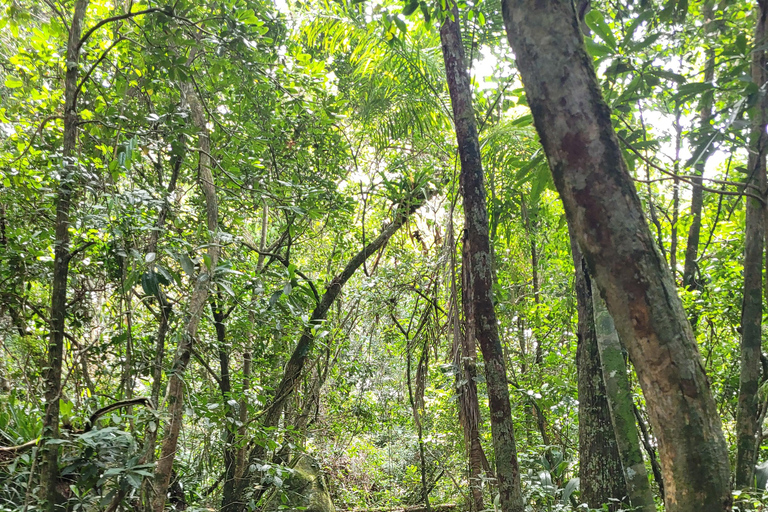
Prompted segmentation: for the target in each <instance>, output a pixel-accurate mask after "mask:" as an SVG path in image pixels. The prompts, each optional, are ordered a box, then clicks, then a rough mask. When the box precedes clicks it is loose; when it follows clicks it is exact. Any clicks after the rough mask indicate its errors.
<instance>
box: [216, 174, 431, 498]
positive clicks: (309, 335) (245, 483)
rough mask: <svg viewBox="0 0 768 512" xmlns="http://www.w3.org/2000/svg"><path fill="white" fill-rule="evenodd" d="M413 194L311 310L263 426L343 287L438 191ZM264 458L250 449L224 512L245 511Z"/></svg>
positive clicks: (274, 419) (278, 410)
mask: <svg viewBox="0 0 768 512" xmlns="http://www.w3.org/2000/svg"><path fill="white" fill-rule="evenodd" d="M412 193H413V194H414V195H413V196H412V197H410V198H408V199H406V200H405V201H404V202H403V203H401V204H400V205H398V207H397V213H396V215H395V218H394V219H393V220H392V223H391V224H389V225H388V226H387V227H385V228H384V230H382V232H381V233H380V234H379V236H378V237H376V239H374V240H373V241H371V242H370V243H369V244H368V245H366V246H365V247H364V248H363V249H362V250H361V251H360V252H358V253H357V254H356V255H355V256H354V257H353V258H352V259H351V260H350V261H349V262H348V263H347V266H346V267H344V270H342V271H341V273H340V274H338V275H337V276H336V277H334V278H333V279H332V280H331V282H330V283H329V284H328V287H327V288H326V290H325V293H324V294H323V296H322V297H321V298H320V301H319V302H318V303H317V305H316V306H315V309H314V311H312V316H311V317H310V320H309V323H308V326H307V327H306V328H305V329H304V331H303V332H302V334H301V338H299V342H298V343H297V344H296V348H295V349H294V350H293V353H292V354H291V358H290V359H289V360H288V363H287V364H286V365H285V369H284V371H283V377H282V379H281V380H280V384H278V386H277V388H276V389H275V393H274V397H273V398H272V402H271V403H270V405H269V406H268V407H267V410H266V413H265V414H264V419H263V420H262V422H261V424H262V426H263V427H265V428H269V427H276V426H277V425H278V423H279V421H280V416H281V415H282V412H283V406H284V405H285V402H286V400H288V398H289V397H290V396H291V394H292V393H293V391H294V388H295V386H296V382H297V381H298V380H299V378H300V377H301V374H302V371H303V369H304V363H305V362H306V360H307V357H308V356H309V353H310V351H311V350H312V346H313V345H314V341H315V335H314V328H315V327H317V326H318V325H320V324H322V322H323V321H324V320H325V319H326V317H327V315H328V310H329V309H330V308H331V306H332V305H333V303H334V302H335V301H336V298H337V297H338V296H339V294H340V293H341V289H342V288H343V287H344V285H345V284H346V282H347V281H349V278H350V277H352V275H353V274H354V273H355V272H356V271H357V269H358V268H360V266H362V264H363V262H364V261H365V260H367V259H368V257H369V256H371V255H372V254H374V253H376V252H377V251H378V250H379V249H381V248H382V247H384V246H385V245H386V244H387V242H388V241H389V239H390V238H392V235H394V234H395V233H396V232H397V230H398V229H400V227H402V226H403V224H405V222H406V221H407V220H408V218H409V217H410V216H411V214H413V213H414V212H415V211H416V210H418V209H419V208H420V207H421V206H422V205H423V204H424V203H425V202H426V201H427V200H429V199H430V198H431V197H432V196H434V194H435V193H436V190H433V189H429V190H427V191H426V192H425V191H423V190H422V189H414V190H413V192H412ZM265 455H266V448H265V447H263V446H258V445H257V446H256V447H255V448H254V449H253V450H251V452H250V454H249V455H248V463H247V464H246V470H245V473H246V474H244V475H243V477H242V479H240V481H239V482H238V483H237V486H236V489H235V492H233V493H232V494H231V495H230V496H225V498H226V500H223V501H222V505H221V510H222V512H242V511H243V510H245V506H246V504H247V501H246V499H245V495H246V492H247V490H248V487H249V484H250V483H251V478H252V475H249V474H247V473H248V470H247V467H248V466H250V465H252V464H254V463H256V462H258V461H261V460H263V458H264V456H265Z"/></svg>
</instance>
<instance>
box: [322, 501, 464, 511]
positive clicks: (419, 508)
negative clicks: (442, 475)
mask: <svg viewBox="0 0 768 512" xmlns="http://www.w3.org/2000/svg"><path fill="white" fill-rule="evenodd" d="M456 508H457V507H456V504H455V503H443V504H441V505H432V506H431V507H430V509H431V510H432V512H449V511H453V510H456ZM337 512H427V507H425V506H424V505H413V506H410V507H375V508H351V509H347V510H343V509H337Z"/></svg>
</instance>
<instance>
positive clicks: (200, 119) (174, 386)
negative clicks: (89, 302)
mask: <svg viewBox="0 0 768 512" xmlns="http://www.w3.org/2000/svg"><path fill="white" fill-rule="evenodd" d="M181 93H182V98H183V100H184V102H185V103H186V104H187V105H188V107H189V111H190V114H191V119H192V123H193V124H194V126H195V128H196V129H197V131H198V145H199V150H200V151H199V153H200V160H199V167H198V171H199V179H200V186H201V188H202V191H203V196H204V198H205V213H206V222H207V227H208V231H209V234H210V236H211V243H210V244H209V245H208V260H209V262H210V268H209V267H208V266H206V265H205V264H203V265H200V273H199V274H198V276H197V279H196V281H195V289H194V291H193V292H192V297H191V298H190V300H189V313H188V314H189V317H188V320H187V325H186V327H185V329H184V334H183V335H182V337H181V339H180V341H179V346H178V347H177V350H176V355H175V356H174V360H173V365H172V367H171V374H170V378H169V381H168V389H167V391H166V398H165V401H166V404H167V407H168V415H169V416H170V421H169V424H168V425H167V426H166V428H165V435H164V438H163V443H162V447H161V450H160V458H159V459H158V461H157V466H156V467H155V476H154V492H155V495H154V496H153V498H152V509H153V510H154V511H155V512H162V511H163V508H164V507H165V499H166V494H167V492H168V486H169V484H170V481H171V473H172V470H173V460H174V458H175V456H176V448H177V446H178V440H179V433H180V432H181V424H182V420H183V413H184V381H183V378H184V371H185V370H186V368H187V365H188V364H189V358H190V355H191V354H192V344H193V342H194V339H195V336H197V328H198V326H199V325H200V319H201V318H202V315H203V310H204V309H205V304H206V301H207V300H208V288H209V286H210V283H211V279H212V275H213V271H214V270H215V269H216V265H217V263H218V260H219V243H218V231H219V224H218V202H217V199H216V188H215V187H214V182H213V174H212V173H211V159H210V156H208V155H210V153H211V147H210V146H211V143H210V139H209V137H208V130H207V128H206V126H205V124H206V120H205V113H204V111H203V106H202V105H201V103H200V99H199V98H198V96H197V92H196V91H195V89H194V86H193V85H192V84H189V83H183V84H181Z"/></svg>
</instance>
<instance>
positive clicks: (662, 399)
mask: <svg viewBox="0 0 768 512" xmlns="http://www.w3.org/2000/svg"><path fill="white" fill-rule="evenodd" d="M502 15H503V18H504V25H505V27H506V31H507V38H508V41H509V43H510V46H511V47H512V49H513V50H514V52H515V55H516V58H517V67H518V69H519V70H520V74H521V77H522V80H523V84H524V86H525V91H526V95H527V98H528V104H529V105H530V108H531V112H532V114H533V120H534V123H535V125H536V129H537V131H538V133H539V136H540V137H541V143H542V145H543V147H544V151H545V153H546V155H547V159H548V161H549V166H550V169H551V171H552V175H553V178H554V182H555V185H556V187H557V189H558V191H559V193H560V196H561V198H562V201H563V205H564V208H565V213H566V217H567V220H568V223H569V224H570V225H571V226H572V229H573V231H574V233H575V234H576V238H577V240H578V243H579V247H580V248H581V249H582V251H583V253H584V257H585V259H586V261H587V264H588V267H589V270H590V275H592V276H593V277H594V279H595V281H596V283H597V285H598V287H599V289H600V292H601V294H602V295H603V297H604V299H605V301H606V303H607V305H608V309H609V311H610V314H611V316H612V317H613V320H614V322H615V324H616V328H617V330H618V333H619V335H620V337H621V339H622V340H624V342H625V345H626V348H627V350H628V352H629V355H630V358H631V359H632V362H633V363H634V366H635V370H636V371H637V375H638V378H639V381H640V385H641V386H642V388H643V392H644V394H645V398H646V402H647V403H648V413H649V415H650V418H651V422H652V424H653V427H654V431H655V432H656V434H657V435H658V441H659V453H660V457H661V463H662V469H663V473H664V482H665V491H666V505H667V508H668V510H669V511H670V512H678V511H696V512H709V511H712V512H714V511H724V510H728V509H729V508H730V504H731V493H730V482H729V474H730V471H729V467H728V450H727V447H726V444H725V438H724V437H723V433H722V429H721V425H720V418H719V416H718V412H717V407H716V405H715V401H714V399H713V397H712V393H711V391H710V389H709V383H708V381H707V378H706V375H705V373H704V368H703V366H702V364H701V358H700V356H699V353H698V348H697V346H696V340H695V338H694V336H693V331H692V330H691V326H690V324H689V323H688V319H687V318H686V315H685V311H684V310H683V305H682V302H681V300H680V298H679V297H678V295H677V290H676V287H675V283H674V282H673V280H672V276H671V275H670V272H669V269H668V268H667V266H666V263H665V262H664V260H663V258H662V257H661V255H660V254H659V252H658V249H657V248H656V246H655V244H654V241H653V239H652V237H651V233H650V230H649V229H648V224H647V222H646V220H645V217H644V215H643V210H642V206H641V204H640V199H639V197H638V195H637V191H636V190H635V187H634V184H633V183H632V178H631V176H630V175H629V172H628V170H627V166H626V163H625V161H624V158H623V156H622V152H621V148H620V146H619V142H618V138H617V137H616V133H615V131H614V129H613V126H612V124H611V112H610V110H609V108H608V106H607V105H606V103H605V101H604V100H603V98H602V94H601V91H600V85H599V83H598V81H597V76H596V75H595V71H594V68H593V65H592V59H591V58H590V56H589V54H587V51H586V48H585V44H584V40H583V36H582V33H581V30H580V28H579V21H578V19H577V14H576V10H575V7H574V5H573V3H572V2H571V0H502ZM554 34H556V35H557V36H556V37H555V36H554Z"/></svg>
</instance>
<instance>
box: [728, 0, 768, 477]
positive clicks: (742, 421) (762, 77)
mask: <svg viewBox="0 0 768 512" xmlns="http://www.w3.org/2000/svg"><path fill="white" fill-rule="evenodd" d="M758 4H759V6H760V9H759V12H758V20H757V26H756V29H755V43H756V46H758V47H759V46H762V45H763V44H764V43H765V39H766V16H767V15H768V12H766V9H767V8H768V2H766V0H760V1H759V2H758ZM765 66H766V54H765V50H754V51H752V81H753V82H754V83H755V84H756V85H757V87H758V88H759V90H761V91H762V92H761V93H760V99H759V103H758V105H757V108H756V109H755V111H756V113H755V115H754V117H753V118H752V129H751V132H752V133H751V135H750V144H749V146H750V147H749V161H748V163H747V167H748V170H749V175H748V176H749V177H748V180H747V183H748V190H750V192H751V193H752V194H754V195H757V196H760V197H765V181H766V178H765V153H766V143H767V142H768V136H766V132H765V129H766V121H768V116H767V115H766V114H767V113H768V112H767V111H766V100H765V91H763V86H764V85H765V83H766V79H767V78H768V76H767V74H766V70H765ZM744 200H745V202H746V209H747V213H746V231H745V233H744V297H743V302H742V307H741V374H740V376H739V403H738V407H737V409H736V471H735V472H736V481H735V484H736V486H737V487H750V486H752V484H753V480H754V466H755V453H756V448H755V445H756V444H757V433H758V432H757V431H758V428H759V426H758V424H757V418H758V397H757V388H758V383H759V380H760V354H761V353H762V351H761V346H762V320H763V237H764V234H765V228H764V222H765V209H764V207H763V204H761V203H760V201H758V200H757V199H754V198H751V197H745V198H744Z"/></svg>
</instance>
